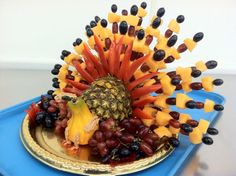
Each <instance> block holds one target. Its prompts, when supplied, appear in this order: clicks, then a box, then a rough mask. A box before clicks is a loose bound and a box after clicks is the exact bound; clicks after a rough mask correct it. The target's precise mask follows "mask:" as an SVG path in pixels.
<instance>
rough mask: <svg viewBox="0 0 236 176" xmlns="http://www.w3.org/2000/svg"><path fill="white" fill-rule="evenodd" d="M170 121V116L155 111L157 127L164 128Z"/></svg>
mask: <svg viewBox="0 0 236 176" xmlns="http://www.w3.org/2000/svg"><path fill="white" fill-rule="evenodd" d="M170 119H172V117H171V116H170V114H168V113H166V112H162V111H157V114H156V122H157V125H159V126H165V125H167V124H168V123H169V120H170Z"/></svg>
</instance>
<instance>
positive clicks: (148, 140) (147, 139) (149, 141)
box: [144, 137, 154, 146]
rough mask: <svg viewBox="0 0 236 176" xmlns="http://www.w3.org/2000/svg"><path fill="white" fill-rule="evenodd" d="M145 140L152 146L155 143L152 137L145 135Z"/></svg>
mask: <svg viewBox="0 0 236 176" xmlns="http://www.w3.org/2000/svg"><path fill="white" fill-rule="evenodd" d="M144 141H145V142H147V143H148V144H149V145H150V146H152V145H153V143H154V141H153V140H152V139H151V138H149V137H145V138H144Z"/></svg>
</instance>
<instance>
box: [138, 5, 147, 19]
mask: <svg viewBox="0 0 236 176" xmlns="http://www.w3.org/2000/svg"><path fill="white" fill-rule="evenodd" d="M137 15H138V16H139V17H145V16H146V15H147V12H146V10H144V9H143V8H142V7H139V8H138V14H137Z"/></svg>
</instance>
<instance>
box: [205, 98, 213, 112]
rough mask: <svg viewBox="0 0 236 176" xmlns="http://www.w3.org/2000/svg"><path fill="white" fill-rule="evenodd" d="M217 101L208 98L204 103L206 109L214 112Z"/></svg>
mask: <svg viewBox="0 0 236 176" xmlns="http://www.w3.org/2000/svg"><path fill="white" fill-rule="evenodd" d="M214 106H215V102H214V101H212V100H209V99H206V101H205V103H204V111H205V112H212V111H213V110H214Z"/></svg>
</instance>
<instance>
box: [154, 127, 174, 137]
mask: <svg viewBox="0 0 236 176" xmlns="http://www.w3.org/2000/svg"><path fill="white" fill-rule="evenodd" d="M154 132H155V133H156V134H157V135H158V136H159V137H160V138H162V137H163V136H167V137H171V136H172V134H171V132H170V131H169V129H168V128H166V127H164V126H160V127H158V128H156V129H155V130H154Z"/></svg>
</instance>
